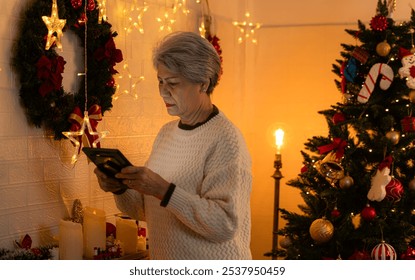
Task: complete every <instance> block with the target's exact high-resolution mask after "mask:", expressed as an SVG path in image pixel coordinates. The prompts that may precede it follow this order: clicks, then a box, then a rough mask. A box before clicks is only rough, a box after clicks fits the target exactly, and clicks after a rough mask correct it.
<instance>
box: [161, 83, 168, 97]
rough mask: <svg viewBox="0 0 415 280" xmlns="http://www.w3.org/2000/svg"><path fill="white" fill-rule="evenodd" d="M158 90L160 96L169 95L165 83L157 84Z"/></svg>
mask: <svg viewBox="0 0 415 280" xmlns="http://www.w3.org/2000/svg"><path fill="white" fill-rule="evenodd" d="M159 91H160V95H161V96H162V97H167V96H170V91H169V90H168V89H167V88H166V86H165V85H160V86H159Z"/></svg>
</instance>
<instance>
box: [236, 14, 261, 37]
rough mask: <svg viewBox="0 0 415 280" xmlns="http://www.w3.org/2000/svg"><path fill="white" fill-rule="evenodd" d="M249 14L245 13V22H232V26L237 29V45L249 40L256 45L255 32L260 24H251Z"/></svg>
mask: <svg viewBox="0 0 415 280" xmlns="http://www.w3.org/2000/svg"><path fill="white" fill-rule="evenodd" d="M250 17H251V14H250V13H249V12H246V13H245V20H244V21H241V22H238V21H234V22H233V25H234V26H236V27H237V28H238V29H239V32H240V35H239V38H238V43H240V44H241V43H242V42H243V41H244V40H246V41H247V40H249V39H250V40H251V42H252V43H254V44H256V43H258V40H257V39H256V38H255V30H257V29H259V28H260V27H261V24H260V23H253V22H251V21H250Z"/></svg>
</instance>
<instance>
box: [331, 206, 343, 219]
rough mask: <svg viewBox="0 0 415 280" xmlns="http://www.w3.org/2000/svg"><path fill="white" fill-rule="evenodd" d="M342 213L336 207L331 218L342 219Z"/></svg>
mask: <svg viewBox="0 0 415 280" xmlns="http://www.w3.org/2000/svg"><path fill="white" fill-rule="evenodd" d="M340 214H341V213H340V211H339V209H337V207H334V209H333V210H332V211H331V216H332V217H333V218H338V217H340Z"/></svg>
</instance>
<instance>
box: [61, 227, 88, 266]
mask: <svg viewBox="0 0 415 280" xmlns="http://www.w3.org/2000/svg"><path fill="white" fill-rule="evenodd" d="M82 254H83V236H82V224H80V223H74V222H72V221H65V220H61V221H60V223H59V259H61V260H82Z"/></svg>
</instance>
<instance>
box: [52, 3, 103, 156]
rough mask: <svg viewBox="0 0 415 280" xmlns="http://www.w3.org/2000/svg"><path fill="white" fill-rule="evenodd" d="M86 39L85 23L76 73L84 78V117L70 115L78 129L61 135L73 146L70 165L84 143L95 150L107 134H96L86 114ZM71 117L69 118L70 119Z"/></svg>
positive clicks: (86, 29) (95, 115)
mask: <svg viewBox="0 0 415 280" xmlns="http://www.w3.org/2000/svg"><path fill="white" fill-rule="evenodd" d="M53 1H54V2H56V0H53ZM98 2H99V3H101V2H104V3H105V0H101V1H98ZM86 5H87V4H85V14H86ZM87 38H88V24H87V21H86V22H85V33H84V72H83V73H78V76H85V79H84V81H85V110H84V115H83V117H81V116H79V115H77V114H72V115H74V117H73V118H74V119H76V121H77V122H78V123H79V124H80V129H79V130H77V131H64V132H62V134H63V135H64V136H65V137H67V138H68V139H69V140H70V141H71V142H72V144H73V145H74V146H75V149H74V153H73V155H72V158H71V163H72V164H75V163H76V162H77V161H78V156H79V153H80V147H81V144H82V143H84V146H92V147H93V148H96V147H97V146H98V143H99V142H100V141H101V139H102V138H104V137H106V136H107V135H108V134H109V132H108V131H102V132H98V131H95V130H94V129H93V128H92V125H91V122H90V120H89V113H88V109H87V108H88V75H87V73H88V71H87V68H88V67H87V65H88V57H87V42H88V40H87ZM95 106H96V107H99V106H98V105H95ZM96 107H95V108H96ZM72 115H71V117H72ZM92 118H94V119H96V120H101V118H102V116H101V112H100V110H95V112H94V114H93V116H92ZM86 132H88V133H89V135H91V136H92V137H93V139H94V141H92V143H90V142H89V139H88V136H87V133H86Z"/></svg>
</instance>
